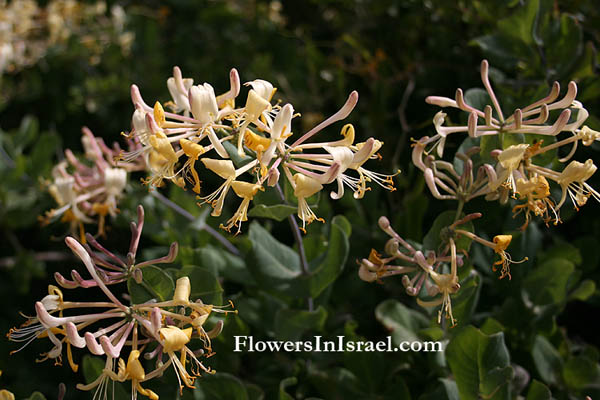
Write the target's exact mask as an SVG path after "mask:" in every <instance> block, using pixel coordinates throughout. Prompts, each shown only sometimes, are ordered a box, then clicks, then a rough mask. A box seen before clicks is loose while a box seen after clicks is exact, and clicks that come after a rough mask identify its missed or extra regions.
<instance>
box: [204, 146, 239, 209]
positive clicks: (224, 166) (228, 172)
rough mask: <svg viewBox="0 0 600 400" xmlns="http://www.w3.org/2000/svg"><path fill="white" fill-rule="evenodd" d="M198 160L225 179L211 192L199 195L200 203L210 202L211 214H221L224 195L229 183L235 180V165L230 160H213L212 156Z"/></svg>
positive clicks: (229, 185)
mask: <svg viewBox="0 0 600 400" xmlns="http://www.w3.org/2000/svg"><path fill="white" fill-rule="evenodd" d="M200 161H202V163H203V164H204V166H205V167H206V168H208V169H209V170H211V171H213V172H214V173H215V174H217V175H219V176H220V177H221V178H224V179H225V182H223V184H222V185H221V186H219V188H218V189H217V190H215V191H214V192H213V193H212V194H210V195H208V196H205V197H200V198H199V199H200V200H202V203H210V205H211V206H212V208H213V212H212V214H211V215H213V216H215V217H218V216H219V215H221V212H222V210H223V202H224V201H225V196H227V192H228V191H229V188H230V187H231V183H232V182H233V181H234V180H235V178H236V176H237V174H236V171H235V166H234V165H233V162H232V161H231V160H215V159H212V158H202V159H201V160H200Z"/></svg>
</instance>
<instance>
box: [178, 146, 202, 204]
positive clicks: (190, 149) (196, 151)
mask: <svg viewBox="0 0 600 400" xmlns="http://www.w3.org/2000/svg"><path fill="white" fill-rule="evenodd" d="M179 144H180V145H181V149H182V150H183V153H184V154H185V155H186V156H187V157H188V160H187V161H186V162H185V164H184V165H183V167H182V170H183V176H184V177H186V178H187V180H188V181H189V182H190V183H192V184H193V185H194V187H193V188H192V190H193V191H194V192H195V193H197V194H200V183H201V181H200V178H199V177H198V172H196V168H195V165H196V161H198V157H200V156H201V155H202V154H203V153H204V147H202V146H201V145H199V144H197V143H194V142H192V141H190V140H187V139H180V140H179ZM188 172H189V173H190V174H191V175H192V177H191V178H189V176H188V174H187V173H188Z"/></svg>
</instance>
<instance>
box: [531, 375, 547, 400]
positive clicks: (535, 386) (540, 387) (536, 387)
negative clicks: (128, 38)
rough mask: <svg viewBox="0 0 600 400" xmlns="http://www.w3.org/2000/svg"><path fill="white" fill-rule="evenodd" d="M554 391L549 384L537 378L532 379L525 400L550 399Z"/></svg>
mask: <svg viewBox="0 0 600 400" xmlns="http://www.w3.org/2000/svg"><path fill="white" fill-rule="evenodd" d="M551 398H552V393H551V392H550V389H548V386H546V385H544V384H543V383H542V382H540V381H537V380H535V379H534V380H532V381H531V385H529V390H528V391H527V397H526V398H525V400H550V399H551Z"/></svg>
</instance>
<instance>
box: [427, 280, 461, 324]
mask: <svg viewBox="0 0 600 400" xmlns="http://www.w3.org/2000/svg"><path fill="white" fill-rule="evenodd" d="M428 272H429V276H430V277H431V279H432V280H433V282H434V283H435V284H436V285H437V287H438V289H439V291H440V293H441V297H440V298H439V299H437V300H432V301H423V300H421V299H419V298H417V303H418V304H419V305H420V306H421V307H435V306H438V305H440V304H441V305H442V306H441V307H440V311H439V312H438V324H439V323H441V322H442V313H445V314H446V318H448V319H449V320H450V322H451V323H452V326H454V325H456V319H454V316H453V315H452V302H451V300H450V295H451V294H454V293H456V292H458V291H459V289H460V283H458V276H457V275H456V274H438V273H437V272H435V271H433V270H430V271H428Z"/></svg>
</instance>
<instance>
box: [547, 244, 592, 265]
mask: <svg viewBox="0 0 600 400" xmlns="http://www.w3.org/2000/svg"><path fill="white" fill-rule="evenodd" d="M538 257H539V258H538V264H542V263H544V262H546V261H549V260H552V259H555V258H563V259H565V260H569V261H570V262H572V263H573V264H575V266H579V265H581V262H582V261H583V259H582V257H581V252H580V251H579V249H578V248H577V247H576V246H574V245H572V244H571V243H569V242H562V241H557V242H555V243H554V245H553V246H552V247H550V248H549V249H548V250H545V251H543V252H540V254H539V255H538Z"/></svg>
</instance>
